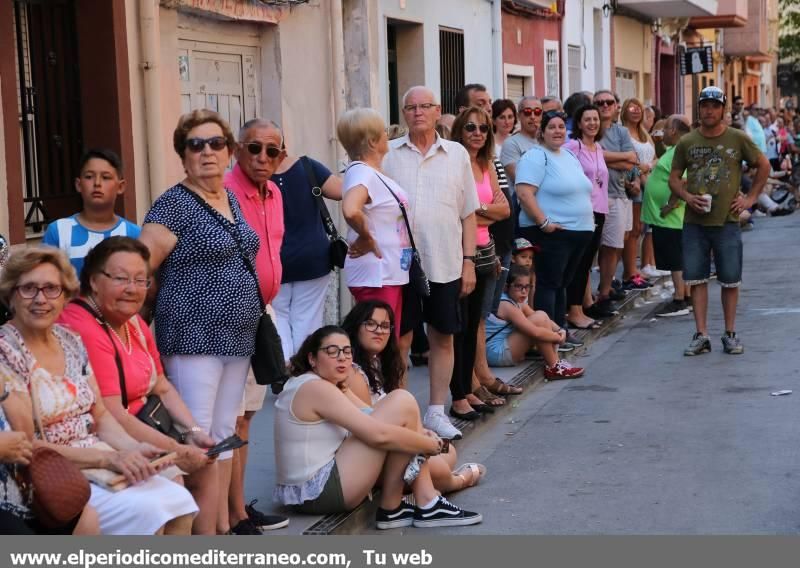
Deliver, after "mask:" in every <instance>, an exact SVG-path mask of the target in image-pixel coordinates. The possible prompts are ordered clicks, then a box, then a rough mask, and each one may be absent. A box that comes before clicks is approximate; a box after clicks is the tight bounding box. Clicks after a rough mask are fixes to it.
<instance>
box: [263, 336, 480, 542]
mask: <svg viewBox="0 0 800 568" xmlns="http://www.w3.org/2000/svg"><path fill="white" fill-rule="evenodd" d="M378 328H380V323H379V325H378ZM290 370H291V373H292V378H290V379H289V380H288V381H287V382H286V385H285V387H284V389H283V392H281V394H280V395H279V396H278V400H277V401H276V402H275V429H274V432H275V461H276V471H277V486H276V488H275V492H274V498H275V500H276V501H278V502H280V503H283V504H284V505H291V506H295V507H296V508H297V509H298V511H299V512H301V513H306V514H311V515H326V514H331V513H343V512H346V511H350V510H352V509H354V508H356V507H357V506H358V505H359V504H360V503H361V502H362V501H363V500H364V499H365V498H366V497H367V496H368V495H369V494H370V492H371V491H372V489H373V487H374V486H375V485H376V483H378V482H379V481H380V485H381V487H382V489H381V496H380V504H379V508H378V512H377V515H376V526H377V528H378V529H390V528H397V527H407V526H412V525H413V526H417V527H439V526H463V525H472V524H476V523H479V522H481V520H482V517H481V515H480V514H478V513H471V512H469V511H463V510H461V509H459V508H458V507H456V506H455V505H453V504H451V503H450V502H449V501H447V499H445V498H444V497H442V496H441V495H440V494H439V492H438V491H437V490H436V488H435V487H434V485H433V482H432V480H431V471H430V466H429V463H428V461H427V460H418V459H417V454H422V455H423V456H433V455H438V454H440V453H441V452H442V449H443V448H444V447H445V444H444V442H443V441H442V440H441V439H440V438H439V437H438V436H436V435H435V434H433V433H431V432H428V431H426V430H424V429H423V428H422V422H421V420H420V415H419V406H418V405H417V401H416V400H415V399H414V397H413V396H412V395H411V394H410V393H409V392H408V391H406V390H403V389H397V390H394V391H392V392H390V393H389V394H387V395H386V396H385V397H383V398H382V399H381V400H379V401H378V402H376V403H375V406H374V409H373V411H372V412H371V413H370V414H367V413H365V412H362V411H361V410H360V407H362V406H364V403H363V401H361V400H360V399H359V398H358V397H357V396H356V395H355V394H354V393H353V392H352V391H351V390H350V389H349V388H348V386H347V381H348V378H349V377H350V375H351V373H352V370H353V347H352V346H351V345H350V338H349V337H348V335H347V333H346V332H345V331H344V330H343V329H341V328H339V327H336V326H325V327H321V328H320V329H318V330H317V331H315V332H314V333H313V334H311V335H310V336H309V337H308V338H307V339H306V340H305V341H304V342H303V344H302V346H301V347H300V350H299V351H298V352H297V354H295V355H294V357H292V359H291V361H290ZM404 479H405V480H406V481H409V482H410V485H411V490H412V492H413V494H414V497H415V501H416V503H417V506H412V505H409V504H408V503H406V502H404V501H403V500H402V498H403V487H404Z"/></svg>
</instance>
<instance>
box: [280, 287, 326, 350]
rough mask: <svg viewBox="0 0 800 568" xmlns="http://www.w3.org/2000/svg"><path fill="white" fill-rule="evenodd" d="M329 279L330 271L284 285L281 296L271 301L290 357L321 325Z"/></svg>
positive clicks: (284, 346)
mask: <svg viewBox="0 0 800 568" xmlns="http://www.w3.org/2000/svg"><path fill="white" fill-rule="evenodd" d="M330 279H331V274H330V273H328V274H326V275H325V276H323V277H322V278H316V279H314V280H304V281H303V282H287V283H285V284H281V289H280V291H279V292H278V295H277V296H276V297H275V299H274V300H272V307H273V308H274V309H275V316H276V318H275V326H276V327H277V328H278V335H280V336H281V343H282V344H283V356H284V357H286V359H287V360H288V359H289V357H291V356H292V355H294V354H295V353H297V350H298V349H300V346H301V345H302V344H303V341H305V340H306V337H308V336H309V335H311V334H312V333H314V332H315V331H316V330H317V329H319V328H320V327H322V316H323V310H324V309H325V293H326V291H327V290H328V282H330Z"/></svg>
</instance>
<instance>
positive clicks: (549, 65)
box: [544, 48, 560, 97]
mask: <svg viewBox="0 0 800 568" xmlns="http://www.w3.org/2000/svg"><path fill="white" fill-rule="evenodd" d="M544 61H545V70H544V90H545V95H546V96H548V97H559V96H560V95H559V93H560V87H559V80H558V49H551V48H546V49H545V51H544Z"/></svg>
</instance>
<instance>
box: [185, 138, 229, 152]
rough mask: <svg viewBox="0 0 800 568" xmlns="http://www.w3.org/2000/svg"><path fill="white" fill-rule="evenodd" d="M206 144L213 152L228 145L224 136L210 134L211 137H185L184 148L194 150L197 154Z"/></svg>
mask: <svg viewBox="0 0 800 568" xmlns="http://www.w3.org/2000/svg"><path fill="white" fill-rule="evenodd" d="M206 144H208V145H209V146H210V147H211V149H212V150H214V151H215V152H219V151H220V150H222V149H223V148H227V147H228V140H227V139H226V138H225V137H224V136H212V137H211V138H187V139H186V148H187V149H188V150H189V151H191V152H194V153H195V154H199V153H200V152H202V151H203V148H205V147H206Z"/></svg>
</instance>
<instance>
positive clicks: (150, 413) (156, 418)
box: [73, 299, 186, 444]
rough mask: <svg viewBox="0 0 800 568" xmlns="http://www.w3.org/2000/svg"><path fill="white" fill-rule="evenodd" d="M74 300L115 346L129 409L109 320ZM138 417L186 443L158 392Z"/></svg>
mask: <svg viewBox="0 0 800 568" xmlns="http://www.w3.org/2000/svg"><path fill="white" fill-rule="evenodd" d="M73 302H74V303H75V304H76V305H78V306H80V307H81V308H83V309H84V310H86V311H87V312H89V313H90V314H92V315H93V316H94V317H95V319H96V320H97V322H98V323H99V324H100V327H102V328H103V329H104V330H105V332H106V335H108V339H109V340H110V341H111V345H112V346H113V347H114V363H115V364H116V366H117V374H118V375H119V392H120V397H121V398H122V406H123V407H124V408H125V410H128V389H127V388H126V386H125V371H123V368H122V358H121V357H120V355H119V350H118V349H117V344H116V343H114V338H113V337H112V336H111V330H110V329H109V324H108V322H107V321H105V320H104V319H103V316H102V314H98V313H97V311H96V310H95V309H94V308H92V307H91V306H90V305H89V304H87V303H86V302H84V301H83V300H81V299H75V300H73ZM136 418H138V419H139V420H141V421H142V422H144V423H145V424H147V425H148V426H150V427H151V428H153V429H154V430H157V431H159V432H161V433H162V434H164V435H165V436H169V437H170V438H172V439H173V440H175V441H176V442H178V443H179V444H185V443H186V433H185V432H182V431H181V430H179V429H178V428H177V426H176V424H175V422H174V421H173V420H172V416H171V415H170V413H169V410H167V407H166V406H164V403H163V402H162V401H161V397H160V396H158V395H157V394H151V395H149V396H148V397H147V400H146V401H145V403H144V406H142V408H141V410H139V412H137V413H136Z"/></svg>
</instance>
